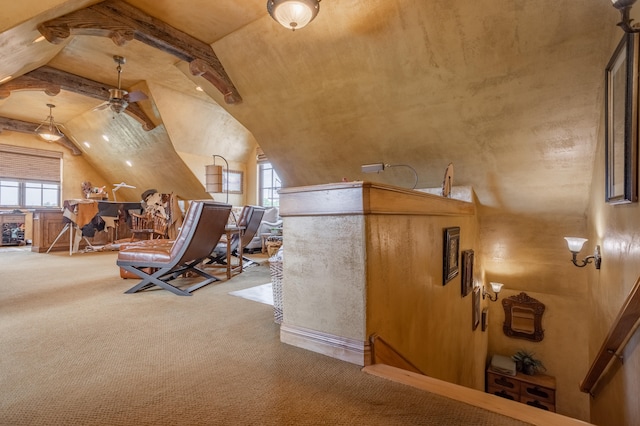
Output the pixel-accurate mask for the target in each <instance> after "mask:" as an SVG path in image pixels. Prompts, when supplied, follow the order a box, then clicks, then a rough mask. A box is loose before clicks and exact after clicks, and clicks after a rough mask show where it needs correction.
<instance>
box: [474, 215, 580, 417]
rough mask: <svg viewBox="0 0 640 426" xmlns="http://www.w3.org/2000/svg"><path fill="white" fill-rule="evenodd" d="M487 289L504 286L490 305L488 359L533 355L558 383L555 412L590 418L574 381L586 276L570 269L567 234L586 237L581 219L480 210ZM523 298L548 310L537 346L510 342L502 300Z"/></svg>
mask: <svg viewBox="0 0 640 426" xmlns="http://www.w3.org/2000/svg"><path fill="white" fill-rule="evenodd" d="M481 212H482V213H481V216H480V227H481V231H480V241H481V244H482V247H483V249H482V259H483V265H484V269H485V283H487V285H488V283H489V282H490V281H497V282H501V283H503V284H504V288H503V290H502V292H501V293H500V299H499V300H498V302H497V303H493V302H487V304H488V306H489V353H488V355H489V359H490V357H491V356H492V355H493V354H500V355H506V356H511V355H513V354H514V353H515V352H516V351H518V350H519V349H526V350H529V351H531V352H534V353H535V354H536V356H537V357H538V358H539V359H540V360H541V361H542V362H543V363H544V365H545V367H546V368H547V372H546V374H548V375H551V376H554V377H555V378H556V382H557V394H556V409H557V412H559V413H561V414H564V415H567V416H570V417H574V418H578V419H581V420H588V419H589V401H588V396H587V395H585V394H584V393H581V392H580V391H579V389H578V383H579V382H580V380H582V378H583V377H584V374H585V373H586V371H587V369H588V362H589V360H588V354H587V347H586V346H587V341H588V333H589V332H588V319H587V318H588V315H587V312H588V303H587V293H588V284H587V270H586V269H585V268H577V267H575V266H573V264H572V263H571V261H570V259H571V253H570V252H569V250H568V249H567V245H566V242H565V240H564V238H563V237H564V236H583V237H584V236H586V235H587V233H586V232H587V231H586V219H585V217H584V216H577V217H571V216H557V215H552V214H546V215H544V214H543V215H540V214H539V215H517V214H508V213H504V212H492V211H488V209H481ZM520 292H525V293H527V294H528V295H529V296H531V297H533V298H535V299H537V300H538V301H540V302H542V303H543V304H544V305H545V308H546V309H545V312H544V315H543V318H542V327H543V329H544V330H545V334H544V339H543V340H542V341H541V342H531V341H528V340H523V339H517V338H512V337H508V336H506V335H505V334H504V332H503V330H502V325H503V323H504V319H505V314H504V308H503V307H502V303H501V300H503V299H505V298H507V297H509V296H513V295H517V294H519V293H520Z"/></svg>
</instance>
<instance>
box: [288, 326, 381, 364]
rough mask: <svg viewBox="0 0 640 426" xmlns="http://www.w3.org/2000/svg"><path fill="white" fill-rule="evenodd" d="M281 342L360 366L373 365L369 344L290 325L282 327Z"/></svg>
mask: <svg viewBox="0 0 640 426" xmlns="http://www.w3.org/2000/svg"><path fill="white" fill-rule="evenodd" d="M280 341H281V342H282V343H286V344H288V345H291V346H296V347H298V348H302V349H307V350H309V351H312V352H316V353H319V354H322V355H326V356H330V357H331V358H336V359H339V360H342V361H346V362H350V363H351V364H356V365H359V366H365V365H370V364H371V346H370V345H369V342H366V341H360V340H355V339H350V338H348V337H341V336H336V335H334V334H329V333H324V332H321V331H317V330H311V329H308V328H304V327H298V326H293V325H288V324H284V323H283V324H281V325H280Z"/></svg>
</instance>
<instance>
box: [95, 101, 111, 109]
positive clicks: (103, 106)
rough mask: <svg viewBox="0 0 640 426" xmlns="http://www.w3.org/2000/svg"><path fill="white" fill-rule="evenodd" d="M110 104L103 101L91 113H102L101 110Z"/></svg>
mask: <svg viewBox="0 0 640 426" xmlns="http://www.w3.org/2000/svg"><path fill="white" fill-rule="evenodd" d="M109 104H110V102H109V101H105V102H103V103H101V104H100V105H98V106H97V107H95V108H94V109H93V111H102V110H103V109H105V108H107V107H108V106H109Z"/></svg>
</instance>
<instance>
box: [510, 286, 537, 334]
mask: <svg viewBox="0 0 640 426" xmlns="http://www.w3.org/2000/svg"><path fill="white" fill-rule="evenodd" d="M502 307H503V308H504V324H503V326H502V330H503V331H504V334H506V335H507V336H509V337H515V338H518V339H527V340H532V341H534V342H539V341H541V340H542V339H543V338H544V330H543V329H542V314H543V313H544V304H543V303H541V302H539V301H538V300H536V299H534V298H533V297H529V296H528V295H527V293H524V292H523V293H520V294H518V295H517V296H511V297H509V298H506V299H503V300H502Z"/></svg>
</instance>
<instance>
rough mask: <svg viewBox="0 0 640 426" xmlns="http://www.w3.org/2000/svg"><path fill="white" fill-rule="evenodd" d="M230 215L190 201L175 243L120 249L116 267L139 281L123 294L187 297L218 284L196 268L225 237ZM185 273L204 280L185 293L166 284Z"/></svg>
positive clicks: (222, 209)
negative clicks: (160, 292) (153, 291)
mask: <svg viewBox="0 0 640 426" xmlns="http://www.w3.org/2000/svg"><path fill="white" fill-rule="evenodd" d="M230 212H231V206H230V205H229V204H223V203H218V202H215V201H211V200H200V201H193V202H192V203H191V206H190V207H189V211H188V212H187V215H186V217H185V219H184V222H183V224H182V228H181V229H180V231H179V233H178V236H177V238H176V240H175V242H173V243H172V244H171V243H158V244H153V243H151V241H150V242H149V244H132V245H130V246H127V247H125V248H123V249H121V250H120V251H119V252H118V260H117V261H116V264H117V265H118V266H120V267H121V268H123V269H124V270H125V271H128V272H130V273H133V274H135V275H137V276H138V277H140V278H142V281H140V282H139V283H138V284H136V285H135V286H133V287H132V288H130V289H129V290H127V291H126V292H125V293H136V292H138V291H141V290H146V289H148V288H151V287H153V286H158V287H161V288H163V289H165V290H169V291H170V292H172V293H175V294H177V295H179V296H190V295H191V293H192V292H193V291H195V290H197V289H199V288H201V287H204V286H205V285H208V284H211V283H212V282H214V281H217V280H218V279H217V278H216V277H214V276H212V275H209V274H208V273H206V272H205V271H203V270H202V269H200V267H199V264H200V263H201V262H202V261H203V260H204V259H206V258H207V257H208V256H209V255H210V254H211V252H212V251H213V249H214V248H215V246H216V244H217V243H218V241H219V240H220V237H221V236H222V234H224V232H225V231H224V228H225V225H226V224H227V218H228V217H229V213H230ZM156 241H158V240H156ZM159 241H162V240H159ZM186 272H194V273H195V274H197V275H199V276H201V277H202V278H203V279H202V280H201V281H199V282H196V283H195V284H192V285H191V286H190V287H188V288H186V289H184V290H183V289H180V288H178V287H176V286H174V285H172V284H170V283H169V281H172V280H174V279H176V278H178V277H179V276H181V275H183V274H185V273H186ZM189 279H191V278H189Z"/></svg>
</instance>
